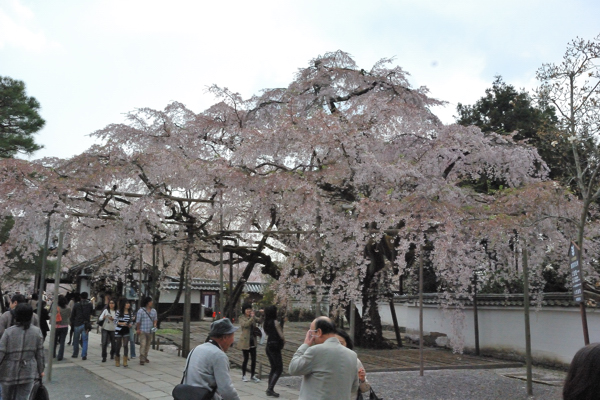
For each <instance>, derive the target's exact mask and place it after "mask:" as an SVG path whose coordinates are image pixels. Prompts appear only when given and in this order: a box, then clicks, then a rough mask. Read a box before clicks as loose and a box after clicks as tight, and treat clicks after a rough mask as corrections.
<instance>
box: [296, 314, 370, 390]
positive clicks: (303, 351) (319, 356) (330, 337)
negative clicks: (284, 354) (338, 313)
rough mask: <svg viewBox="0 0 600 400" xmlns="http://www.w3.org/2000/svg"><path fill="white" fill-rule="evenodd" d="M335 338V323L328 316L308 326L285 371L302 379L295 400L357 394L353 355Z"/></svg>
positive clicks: (355, 363)
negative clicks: (301, 342) (302, 341)
mask: <svg viewBox="0 0 600 400" xmlns="http://www.w3.org/2000/svg"><path fill="white" fill-rule="evenodd" d="M335 335H336V329H335V324H334V323H333V322H332V321H331V319H329V318H327V317H319V318H317V319H315V320H314V321H313V322H312V323H311V324H310V329H309V330H308V332H306V337H305V338H304V343H303V344H302V345H301V346H300V347H299V348H298V350H297V351H296V354H294V357H293V358H292V361H291V362H290V366H289V369H288V371H289V373H290V375H292V376H294V375H295V376H302V384H301V386H300V397H299V398H298V400H331V399H350V396H351V394H352V393H354V392H357V391H358V368H357V365H358V362H357V357H356V353H355V352H353V351H352V350H350V349H347V348H345V347H344V346H342V344H341V343H340V341H339V340H338V339H337V338H336V336H335Z"/></svg>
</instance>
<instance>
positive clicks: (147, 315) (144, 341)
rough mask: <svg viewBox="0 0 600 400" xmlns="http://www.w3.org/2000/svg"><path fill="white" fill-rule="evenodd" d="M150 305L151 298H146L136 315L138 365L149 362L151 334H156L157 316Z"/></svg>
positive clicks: (151, 303)
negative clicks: (138, 339) (138, 341)
mask: <svg viewBox="0 0 600 400" xmlns="http://www.w3.org/2000/svg"><path fill="white" fill-rule="evenodd" d="M152 305H153V302H152V297H146V298H145V299H144V301H143V302H142V307H141V308H140V309H139V310H138V312H137V315H136V321H137V323H136V331H137V334H138V337H139V338H140V365H144V364H145V363H149V362H150V360H148V351H149V350H150V344H151V343H152V333H154V332H156V324H157V322H158V315H157V313H156V310H155V309H154V308H152Z"/></svg>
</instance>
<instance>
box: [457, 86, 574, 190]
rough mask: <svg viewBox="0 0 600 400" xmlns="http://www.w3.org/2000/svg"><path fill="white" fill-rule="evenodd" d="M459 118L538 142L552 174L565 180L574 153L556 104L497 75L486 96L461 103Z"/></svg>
mask: <svg viewBox="0 0 600 400" xmlns="http://www.w3.org/2000/svg"><path fill="white" fill-rule="evenodd" d="M456 111H457V113H458V116H455V118H456V122H457V123H459V124H461V125H464V126H468V125H475V126H478V127H479V128H480V129H481V130H482V131H483V132H496V133H500V134H512V133H513V132H514V133H515V135H514V138H515V140H526V141H527V143H529V144H531V145H532V146H535V147H536V148H537V150H538V152H539V154H540V156H541V157H542V158H543V159H544V161H545V162H546V164H548V167H549V168H550V178H551V179H554V180H560V181H566V179H568V177H570V176H571V174H570V173H569V172H568V166H569V165H570V162H569V161H570V160H569V157H572V156H571V154H570V153H571V152H570V151H569V149H570V144H569V143H568V142H567V141H565V140H563V139H562V135H560V132H559V130H558V129H557V122H558V119H557V117H556V115H555V111H554V108H552V107H549V106H548V105H547V104H544V103H542V102H539V103H538V104H537V105H536V104H535V103H534V101H533V100H532V98H531V96H530V95H529V94H528V93H527V92H526V91H524V90H520V91H518V90H516V89H515V87H514V86H512V85H509V84H507V83H505V82H504V81H503V80H502V77H501V76H496V79H495V80H494V82H493V83H492V87H491V88H488V89H486V91H485V96H483V97H482V98H481V99H479V100H477V101H476V102H475V104H473V105H463V104H461V103H458V106H457V107H456Z"/></svg>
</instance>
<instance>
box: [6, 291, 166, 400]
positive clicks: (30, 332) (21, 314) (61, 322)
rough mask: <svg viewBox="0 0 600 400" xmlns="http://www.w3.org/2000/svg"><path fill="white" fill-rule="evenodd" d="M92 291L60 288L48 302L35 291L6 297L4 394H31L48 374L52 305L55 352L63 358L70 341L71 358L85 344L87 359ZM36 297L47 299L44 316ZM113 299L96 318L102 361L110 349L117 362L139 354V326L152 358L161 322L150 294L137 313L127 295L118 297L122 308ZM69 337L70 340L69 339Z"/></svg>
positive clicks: (13, 399)
mask: <svg viewBox="0 0 600 400" xmlns="http://www.w3.org/2000/svg"><path fill="white" fill-rule="evenodd" d="M88 297H89V294H88V293H87V292H82V293H79V294H71V293H68V294H67V295H62V294H61V295H59V296H58V298H57V299H56V302H53V303H52V304H51V305H50V306H49V305H48V304H46V301H45V300H41V299H39V298H38V296H36V295H35V294H34V295H32V296H31V297H30V298H29V299H27V298H26V297H25V296H24V295H23V294H20V293H16V294H13V295H12V296H4V297H3V298H2V299H1V300H2V301H4V302H6V303H7V304H5V306H6V308H7V309H8V311H6V312H4V313H3V314H2V315H0V400H2V399H4V400H21V399H23V400H28V399H29V395H30V392H31V389H32V387H33V385H34V383H35V381H36V380H39V379H42V377H43V376H44V362H45V360H44V341H45V340H46V336H47V333H48V332H49V331H50V327H49V323H48V322H49V320H50V314H51V311H53V310H52V307H56V323H55V326H56V332H55V339H54V346H53V349H54V350H53V354H52V356H53V358H55V359H56V360H57V361H62V360H63V358H64V353H65V346H66V345H69V346H72V348H73V352H72V355H71V357H72V358H78V357H79V349H80V347H81V359H82V360H87V354H88V336H89V333H90V331H91V330H92V323H91V317H92V315H93V314H94V308H95V307H94V304H93V302H92V300H90V299H88ZM38 301H43V304H42V311H41V313H40V316H38V315H37V314H36V308H37V303H38ZM115 304H116V301H115V300H112V299H109V300H108V303H107V304H106V306H105V308H104V309H103V310H102V312H101V313H100V316H99V318H98V325H99V327H101V329H102V361H103V362H106V360H107V358H108V354H109V352H110V358H111V359H114V360H115V365H116V366H117V367H119V366H120V365H121V360H122V365H123V367H127V364H128V360H130V359H134V358H135V357H136V355H135V340H134V333H135V332H137V334H138V337H139V339H140V364H141V365H144V364H146V363H149V362H150V360H149V359H148V350H149V348H150V344H151V334H152V332H153V330H154V329H156V325H157V322H158V315H157V313H156V310H155V309H154V308H153V302H152V299H151V298H150V297H147V298H145V299H144V300H143V301H142V307H140V309H139V310H138V311H137V314H136V313H134V311H133V309H132V306H133V303H132V302H130V301H128V300H127V299H125V298H121V299H120V301H119V307H118V308H117V307H115ZM69 330H70V332H69ZM67 337H69V341H68V343H65V342H66V341H67ZM109 349H110V350H109ZM121 349H122V350H123V356H122V358H121Z"/></svg>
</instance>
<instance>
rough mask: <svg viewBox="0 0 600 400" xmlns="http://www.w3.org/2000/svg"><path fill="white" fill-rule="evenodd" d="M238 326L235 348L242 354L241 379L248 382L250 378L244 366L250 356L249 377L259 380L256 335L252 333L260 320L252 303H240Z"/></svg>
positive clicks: (246, 365)
mask: <svg viewBox="0 0 600 400" xmlns="http://www.w3.org/2000/svg"><path fill="white" fill-rule="evenodd" d="M239 322H240V328H241V329H242V334H241V335H240V340H239V342H238V344H237V348H238V349H239V350H242V353H243V354H244V361H243V362H242V381H244V382H250V379H248V378H247V377H246V368H247V367H248V358H252V364H251V367H250V372H251V375H250V378H251V379H252V380H253V381H254V382H260V379H258V377H257V376H256V345H257V343H258V342H257V341H256V336H255V335H254V328H256V325H258V324H260V322H261V320H260V319H259V318H258V317H257V316H256V313H255V312H254V310H253V309H252V305H251V304H248V303H245V304H244V305H242V315H241V316H240V320H239Z"/></svg>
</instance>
